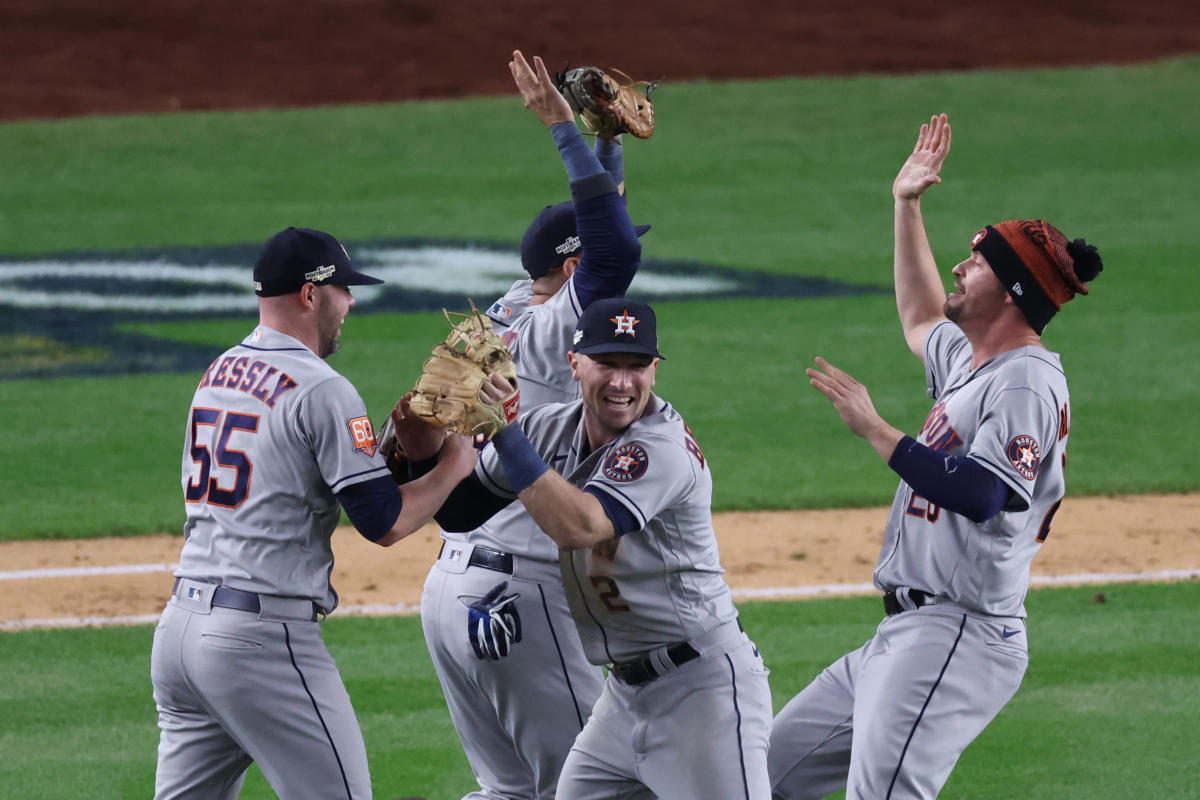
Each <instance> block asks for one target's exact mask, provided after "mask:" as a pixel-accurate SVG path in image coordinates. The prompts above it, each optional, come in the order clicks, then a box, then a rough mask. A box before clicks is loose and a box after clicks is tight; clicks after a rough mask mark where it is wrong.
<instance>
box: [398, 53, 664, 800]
mask: <svg viewBox="0 0 1200 800" xmlns="http://www.w3.org/2000/svg"><path fill="white" fill-rule="evenodd" d="M509 68H510V70H511V72H512V75H513V79H514V81H515V82H516V85H517V88H518V89H519V90H520V94H521V96H522V98H523V99H524V101H525V105H526V107H528V108H529V109H531V110H532V111H533V112H534V114H535V115H536V116H537V117H538V119H539V120H541V121H542V122H543V123H544V124H545V125H546V126H547V128H549V130H550V133H551V135H552V136H553V138H554V141H555V143H556V144H557V146H558V150H559V153H560V155H561V156H562V161H563V164H564V166H565V168H566V172H567V177H568V179H569V181H570V187H571V194H572V197H573V201H571V202H565V203H560V204H558V205H553V206H548V207H546V208H545V209H544V210H543V211H542V212H541V213H539V214H538V215H537V217H536V219H534V221H533V223H532V224H531V225H530V226H529V228H528V230H527V231H526V232H525V236H524V238H523V240H522V242H521V262H522V265H523V266H524V267H525V270H526V271H527V272H528V274H529V277H528V279H525V280H520V281H517V282H515V283H514V284H513V286H512V288H511V289H510V290H509V291H508V293H507V294H505V296H504V297H502V298H500V299H499V300H498V301H496V302H495V303H493V304H492V306H491V307H490V308H489V309H488V311H487V314H488V317H489V318H490V319H491V323H492V327H493V329H494V330H495V332H496V333H497V334H499V335H501V336H502V337H503V339H504V342H505V343H506V344H507V345H508V349H509V350H510V351H511V352H512V354H513V359H514V361H515V362H516V369H517V376H518V384H519V386H520V388H521V401H520V402H521V409H522V410H527V409H530V408H534V407H536V406H539V405H541V404H543V403H548V402H564V401H570V400H575V399H577V398H578V397H579V390H578V386H577V384H576V383H575V382H574V381H573V380H572V379H571V370H570V366H569V365H568V363H567V351H568V350H570V348H571V336H572V334H574V332H575V327H576V323H577V322H578V320H579V315H580V314H581V313H582V311H583V309H585V308H587V307H588V306H589V305H590V304H591V303H593V302H595V301H596V300H597V299H598V298H603V297H615V296H621V295H623V294H624V293H625V290H626V289H627V288H628V286H629V283H630V281H631V280H632V279H633V276H634V273H635V271H636V269H637V267H638V264H639V262H640V258H641V246H640V244H639V243H638V238H637V237H638V236H639V235H640V234H641V233H643V232H644V231H645V230H646V229H645V228H636V229H635V228H634V226H633V224H632V223H631V222H630V220H629V215H628V213H627V212H626V210H625V205H624V202H623V200H622V197H621V194H620V192H619V189H620V187H621V185H622V183H623V180H624V178H623V158H622V147H621V141H620V139H621V137H620V133H621V129H620V128H619V127H617V128H614V127H612V126H608V127H602V128H601V130H600V131H599V135H598V136H597V142H596V147H595V151H594V152H593V151H592V150H591V149H589V148H588V147H587V145H586V144H585V143H584V140H583V137H582V135H581V134H580V131H579V128H578V127H577V126H576V124H575V122H574V119H575V118H574V114H573V113H572V108H571V107H570V106H569V105H568V103H567V100H566V99H564V97H563V95H562V94H561V93H560V92H559V90H558V89H557V88H556V86H555V82H554V80H553V79H552V78H551V76H550V75H549V74H548V72H547V70H546V67H545V65H544V64H543V63H542V60H541V59H540V58H534V59H533V64H532V65H530V64H529V63H528V62H527V61H526V60H525V58H524V56H523V55H522V54H521V53H520V52H519V51H518V52H514V53H513V57H512V61H511V62H510V64H509ZM396 421H397V420H395V419H393V424H394V423H395V422H396ZM435 446H436V445H435ZM409 450H410V452H409V453H408V455H409V456H410V457H415V456H423V455H427V454H426V453H423V452H421V451H420V450H419V448H417V449H414V448H413V447H412V445H411V444H410V446H409ZM480 522H483V520H482V519H481V520H480ZM443 537H444V539H445V542H444V543H443V545H442V550H441V553H440V555H439V558H438V561H437V562H436V563H435V564H434V565H433V567H432V569H431V570H430V572H429V576H428V578H427V579H426V582H425V589H424V593H423V595H422V598H421V623H422V627H423V629H424V632H425V641H426V644H427V645H428V647H429V653H430V656H431V658H432V659H433V663H434V666H435V668H436V669H437V673H438V678H439V680H440V681H441V685H442V692H443V694H444V695H445V698H446V705H447V707H448V708H449V711H450V717H451V719H452V720H453V722H454V727H455V729H456V731H457V732H458V736H459V739H460V740H461V741H462V744H463V749H464V750H465V752H466V755H467V760H468V761H469V762H470V764H471V769H472V771H473V773H474V775H475V778H476V780H477V782H478V783H479V787H480V788H479V791H477V792H471V793H469V794H467V795H466V796H467V797H489V798H490V797H505V798H512V800H521V799H527V800H535V799H537V798H540V799H541V800H547V799H548V798H553V797H554V787H555V784H556V782H557V780H558V774H559V772H560V771H561V769H562V764H563V761H564V759H565V758H566V756H567V753H568V751H569V749H570V746H571V742H572V741H574V739H575V736H576V735H577V734H578V733H579V731H580V730H581V729H582V728H583V724H584V722H585V721H586V720H587V718H588V716H589V714H590V713H591V709H592V705H593V704H594V703H595V701H596V698H597V697H599V695H600V690H601V686H602V683H603V673H602V672H601V671H600V669H599V668H597V667H595V666H593V665H592V664H589V663H588V660H587V657H586V656H585V655H584V652H583V648H582V646H581V645H580V643H579V637H578V634H577V633H576V632H575V627H574V625H573V623H572V622H571V617H570V612H569V610H568V608H567V601H566V596H565V594H564V592H563V587H562V580H561V578H560V577H559V571H558V548H557V547H556V546H555V545H554V543H553V542H552V541H550V540H549V539H547V538H546V537H544V536H542V535H541V533H540V532H539V531H538V528H537V524H536V523H535V522H534V521H533V519H531V518H530V516H529V515H528V514H527V513H526V511H525V509H524V508H523V507H522V505H521V504H520V503H513V504H512V505H511V506H510V507H509V508H506V509H504V510H503V511H501V512H500V513H498V514H497V515H496V516H495V517H493V518H492V519H490V520H488V521H487V523H486V524H485V525H482V526H481V527H479V528H478V529H476V530H473V531H470V532H469V533H463V532H453V531H448V532H445V533H443ZM497 620H507V621H510V622H509V625H510V630H508V631H505V630H501V629H500V628H499V625H500V623H499V622H497ZM492 626H497V630H496V631H495V634H493V631H492V630H491V628H492Z"/></svg>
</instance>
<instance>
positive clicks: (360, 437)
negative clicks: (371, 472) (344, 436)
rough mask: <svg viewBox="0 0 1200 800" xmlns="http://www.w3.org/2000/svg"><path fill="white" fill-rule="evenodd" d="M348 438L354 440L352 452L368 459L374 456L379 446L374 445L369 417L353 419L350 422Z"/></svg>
mask: <svg viewBox="0 0 1200 800" xmlns="http://www.w3.org/2000/svg"><path fill="white" fill-rule="evenodd" d="M349 425H350V436H351V437H352V438H353V439H354V451H355V452H356V453H362V454H363V455H365V456H367V457H368V458H369V457H371V456H373V455H375V451H376V450H378V449H379V445H378V444H376V443H375V428H374V427H373V426H372V425H371V418H370V417H355V418H354V419H352V420H350V422H349Z"/></svg>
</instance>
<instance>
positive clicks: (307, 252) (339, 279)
mask: <svg viewBox="0 0 1200 800" xmlns="http://www.w3.org/2000/svg"><path fill="white" fill-rule="evenodd" d="M310 282H311V283H315V284H316V285H317V286H324V285H326V284H330V283H332V284H334V285H336V286H367V285H370V284H374V283H383V281H381V280H380V279H379V278H372V277H371V276H370V275H364V274H362V273H361V272H358V271H357V270H355V269H354V265H353V264H351V263H350V254H349V253H347V252H346V248H345V247H343V246H342V243H341V242H339V241H338V240H337V239H335V238H333V237H332V236H330V235H329V234H328V233H325V232H324V231H314V230H313V229H311V228H288V229H287V230H285V231H280V232H279V233H277V234H275V235H274V236H272V237H271V238H270V239H268V240H267V243H266V244H265V245H263V249H262V252H260V253H259V254H258V260H257V261H255V262H254V293H255V294H257V295H258V296H259V297H277V296H278V295H281V294H291V293H292V292H298V291H300V289H301V287H303V286H304V284H306V283H310Z"/></svg>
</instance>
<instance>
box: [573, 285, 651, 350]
mask: <svg viewBox="0 0 1200 800" xmlns="http://www.w3.org/2000/svg"><path fill="white" fill-rule="evenodd" d="M656 325H657V321H656V320H655V317H654V309H652V308H650V306H648V305H646V304H645V303H639V302H638V301H637V300H630V299H629V298H628V297H605V298H604V299H602V300H596V301H595V302H593V303H592V304H591V305H590V306H588V307H587V309H586V310H584V312H583V315H582V316H581V317H580V318H579V324H578V325H576V326H575V338H574V345H573V346H572V347H571V349H572V350H573V351H574V352H576V353H580V354H582V355H585V356H588V355H598V354H600V353H641V354H643V355H647V356H654V357H655V358H665V357H666V356H664V355H663V354H662V353H660V352H658V332H657V330H656V329H655V328H656Z"/></svg>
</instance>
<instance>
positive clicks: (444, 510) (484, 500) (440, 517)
mask: <svg viewBox="0 0 1200 800" xmlns="http://www.w3.org/2000/svg"><path fill="white" fill-rule="evenodd" d="M511 502H512V500H511V499H509V498H507V497H499V496H498V495H494V494H492V493H491V492H489V491H488V490H487V487H486V486H484V485H483V482H482V481H481V480H479V478H478V477H477V476H476V475H475V474H474V473H472V474H470V475H468V476H467V477H466V478H464V479H463V480H462V481H461V482H459V484H458V486H455V487H454V491H452V492H450V496H449V497H447V498H446V502H445V503H443V504H442V507H441V508H440V509H438V512H437V513H436V514H434V515H433V518H434V519H435V520H436V521H437V524H438V525H441V526H442V530H444V531H454V532H457V531H473V530H475V529H476V528H478V527H479V526H480V525H482V524H483V523H485V522H487V521H488V520H489V519H491V518H492V517H493V516H494V515H495V514H496V512H497V511H499V510H500V509H502V508H504V507H505V506H507V505H508V504H509V503H511Z"/></svg>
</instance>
